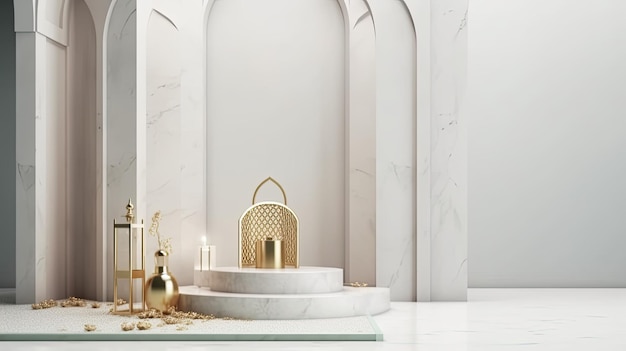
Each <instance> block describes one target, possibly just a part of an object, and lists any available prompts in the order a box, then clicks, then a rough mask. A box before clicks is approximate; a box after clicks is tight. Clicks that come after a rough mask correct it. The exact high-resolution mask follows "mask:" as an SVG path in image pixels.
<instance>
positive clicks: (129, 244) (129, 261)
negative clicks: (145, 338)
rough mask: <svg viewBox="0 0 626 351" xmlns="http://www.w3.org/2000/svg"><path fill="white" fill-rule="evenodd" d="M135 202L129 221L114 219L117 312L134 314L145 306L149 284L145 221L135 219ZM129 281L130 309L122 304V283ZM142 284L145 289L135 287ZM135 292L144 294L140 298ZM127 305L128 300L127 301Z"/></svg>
mask: <svg viewBox="0 0 626 351" xmlns="http://www.w3.org/2000/svg"><path fill="white" fill-rule="evenodd" d="M133 208H134V206H133V204H132V202H131V200H130V199H129V200H128V205H126V216H125V217H126V223H117V221H116V220H115V219H114V220H113V248H114V256H113V272H114V273H113V299H114V303H113V314H119V315H130V314H134V313H137V312H141V311H144V310H145V307H144V306H145V301H144V286H145V285H146V239H145V236H144V224H143V220H141V223H135V221H134V214H133ZM126 284H127V289H128V290H127V291H128V295H126V296H127V297H128V302H127V303H128V309H122V304H118V301H119V299H120V295H121V294H120V293H123V291H120V290H125V289H123V288H121V287H120V285H126ZM135 285H138V286H139V287H140V289H141V293H138V292H137V291H134V286H135ZM135 296H137V297H140V301H136V299H135ZM124 305H125V304H124Z"/></svg>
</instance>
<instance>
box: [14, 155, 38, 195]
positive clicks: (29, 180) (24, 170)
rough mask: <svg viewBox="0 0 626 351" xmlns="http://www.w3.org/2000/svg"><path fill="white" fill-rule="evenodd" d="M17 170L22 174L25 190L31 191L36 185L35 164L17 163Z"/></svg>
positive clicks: (21, 178)
mask: <svg viewBox="0 0 626 351" xmlns="http://www.w3.org/2000/svg"><path fill="white" fill-rule="evenodd" d="M17 171H18V173H19V175H20V180H21V182H22V187H23V188H24V191H29V190H30V189H31V188H32V187H33V186H35V166H34V165H25V164H21V163H19V162H18V163H17Z"/></svg>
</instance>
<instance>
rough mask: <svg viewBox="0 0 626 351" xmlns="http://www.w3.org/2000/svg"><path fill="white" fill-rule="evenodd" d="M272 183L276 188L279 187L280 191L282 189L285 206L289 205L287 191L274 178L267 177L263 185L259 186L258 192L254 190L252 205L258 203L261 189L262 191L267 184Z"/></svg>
mask: <svg viewBox="0 0 626 351" xmlns="http://www.w3.org/2000/svg"><path fill="white" fill-rule="evenodd" d="M269 181H271V182H272V183H274V184H276V186H277V187H278V189H280V191H281V192H282V193H283V200H284V203H285V205H287V194H285V189H283V187H282V185H280V183H278V182H277V181H276V180H275V179H274V178H272V177H267V179H265V180H264V181H262V182H261V184H259V186H257V187H256V190H254V195H252V204H253V205H254V204H255V203H256V194H257V193H258V192H259V189H261V187H262V186H263V185H264V184H265V183H267V182H269Z"/></svg>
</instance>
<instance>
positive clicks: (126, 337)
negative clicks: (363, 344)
mask: <svg viewBox="0 0 626 351" xmlns="http://www.w3.org/2000/svg"><path fill="white" fill-rule="evenodd" d="M367 319H368V322H369V323H370V326H371V327H372V329H374V333H373V334H173V333H168V334H153V333H151V334H141V333H132V334H131V333H125V332H123V331H120V332H119V333H115V334H100V333H91V332H84V333H81V334H70V333H68V334H62V333H54V334H52V333H43V334H37V333H14V334H0V341H383V333H382V330H381V329H380V327H378V324H376V322H375V321H374V319H373V318H372V317H371V316H369V315H368V316H367Z"/></svg>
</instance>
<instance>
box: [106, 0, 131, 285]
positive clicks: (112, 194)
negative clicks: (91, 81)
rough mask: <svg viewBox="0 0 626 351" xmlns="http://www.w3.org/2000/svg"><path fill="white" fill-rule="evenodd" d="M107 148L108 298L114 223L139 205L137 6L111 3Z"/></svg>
mask: <svg viewBox="0 0 626 351" xmlns="http://www.w3.org/2000/svg"><path fill="white" fill-rule="evenodd" d="M104 45H105V48H104V61H105V62H104V67H105V72H106V73H105V74H106V76H105V77H104V78H103V79H104V82H105V88H104V91H103V92H104V96H105V97H104V99H103V100H104V101H103V110H104V122H103V124H104V126H105V131H104V136H103V139H104V143H105V150H106V151H105V155H106V156H105V169H104V174H103V179H104V182H105V184H106V188H105V193H106V196H105V198H106V210H105V212H104V216H103V217H104V219H103V221H104V222H105V224H104V228H105V230H104V238H105V239H104V240H105V244H104V248H105V253H106V256H105V257H106V259H105V264H104V267H103V268H104V269H103V270H104V271H105V272H106V274H105V277H104V279H105V281H106V282H109V283H108V284H106V287H107V293H106V295H107V296H108V297H111V296H113V284H111V283H110V282H112V281H113V271H112V270H111V267H113V249H112V247H111V244H110V242H109V241H108V240H107V239H106V238H109V237H110V235H111V233H110V231H111V221H112V219H113V218H118V219H119V218H121V217H120V216H122V215H123V214H124V206H125V204H126V203H127V202H128V198H129V197H132V198H133V200H134V201H135V202H137V198H136V193H137V163H136V161H137V117H136V115H137V3H136V0H124V1H122V0H118V1H114V2H113V3H111V7H110V8H109V13H108V15H107V19H106V25H105V30H104Z"/></svg>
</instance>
